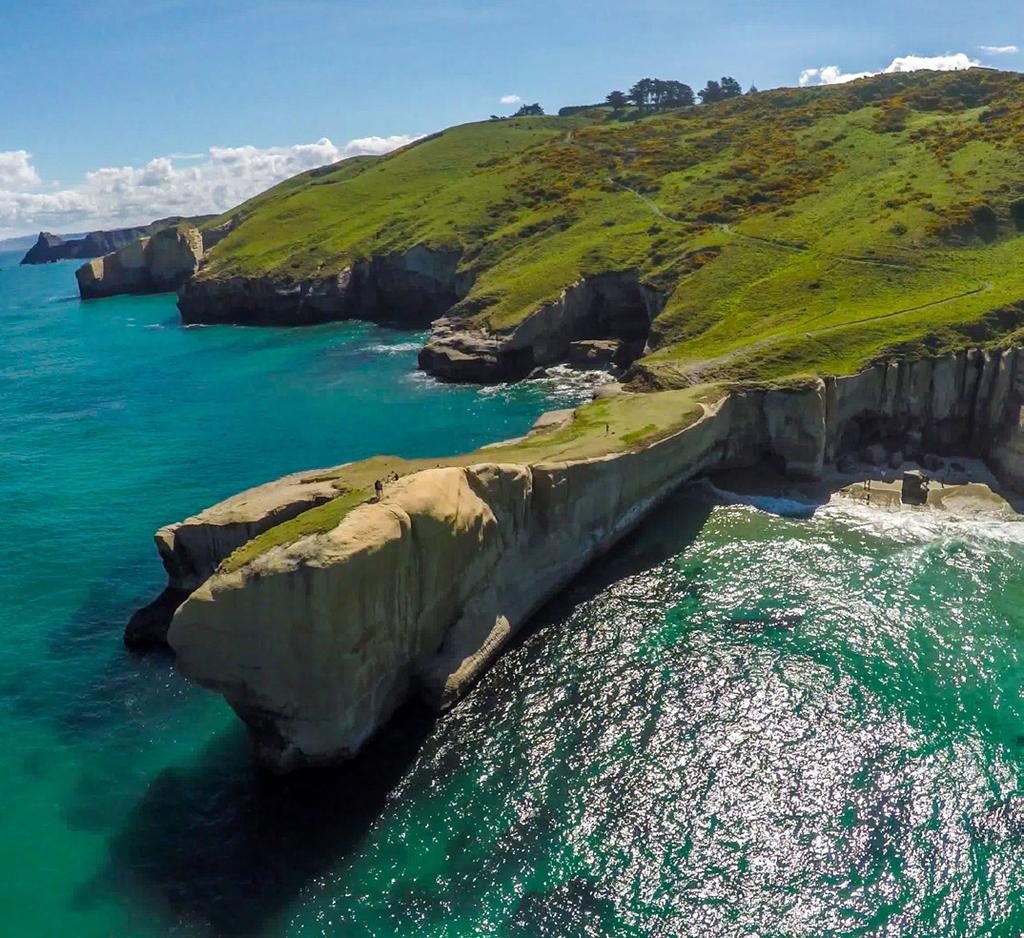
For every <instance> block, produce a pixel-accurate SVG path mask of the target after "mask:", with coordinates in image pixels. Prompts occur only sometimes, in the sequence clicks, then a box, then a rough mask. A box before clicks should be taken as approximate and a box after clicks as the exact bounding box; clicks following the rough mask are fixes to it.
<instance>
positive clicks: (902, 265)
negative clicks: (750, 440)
mask: <svg viewBox="0 0 1024 938" xmlns="http://www.w3.org/2000/svg"><path fill="white" fill-rule="evenodd" d="M608 180H609V182H611V183H612V185H614V186H617V187H619V188H620V189H625V190H626V191H627V192H631V193H632V194H633V195H634V196H636V197H637V198H638V199H639V200H640V201H641V202H643V204H644V205H645V206H646V207H647V208H648V210H649V211H650V212H651V213H652V214H654V215H656V216H657V217H658V218H662V219H664V220H665V221H668V222H671V223H672V224H676V225H682V224H686V223H685V222H682V221H680V220H679V219H677V218H673V217H672V216H670V215H666V214H665V213H664V212H663V211H662V210H661V208H659V207H658V205H657V204H656V203H655V202H654V201H653V199H650V198H648V197H647V196H646V195H644V194H643V193H642V192H638V191H637V190H636V189H633V188H630V187H629V186H627V185H626V184H625V183H622V182H619V181H617V180H616V179H613V178H612V177H611V176H609V177H608ZM715 227H717V228H719V229H720V230H721V231H724V232H725V233H726V234H728V235H730V236H731V237H734V238H741V239H744V240H747V241H756V242H758V243H760V244H765V245H768V246H769V247H774V248H778V249H779V250H786V251H794V252H799V253H807V254H814V255H816V256H818V257H826V258H831V259H833V260H837V261H842V262H843V263H850V264H867V265H870V266H874V267H887V268H890V269H893V268H895V269H900V270H919V271H928V270H934V271H941V272H943V273H946V272H947V271H945V270H944V269H943V268H941V267H933V266H930V265H927V264H913V263H911V262H909V261H894V260H883V259H878V258H872V257H863V256H858V255H850V254H835V253H832V252H830V251H822V250H820V249H819V248H812V247H809V246H808V245H806V244H799V243H797V242H794V241H784V240H782V239H780V238H769V237H765V236H763V235H753V234H747V233H746V232H742V231H737V230H736V229H735V228H733V227H732V226H731V225H728V224H718V225H716V226H715ZM991 289H992V284H991V283H990V282H989V281H987V280H986V281H983V282H982V283H981V284H980V285H979V286H977V287H974V288H972V289H970V290H963V291H961V292H959V293H954V294H952V295H950V296H945V297H941V298H940V299H937V300H931V301H930V302H928V303H919V304H917V305H916V306H907V307H905V308H903V309H896V310H890V311H888V312H885V313H879V314H878V315H876V316H865V317H863V318H861V319H851V320H848V321H847V322H841V323H833V324H831V325H828V326H821V327H820V328H818V329H811V330H809V331H807V332H804V333H802V335H803V337H804V338H807V339H814V338H817V337H818V336H820V335H824V334H826V333H829V332H835V331H837V330H839V329H845V328H847V327H849V326H859V325H864V324H865V323H870V322H879V321H881V320H884V319H893V318H895V317H896V316H905V315H907V314H908V313H916V312H920V311H921V310H922V309H931V308H933V307H937V306H945V305H946V304H948V303H955V302H956V301H958V300H962V299H964V298H965V297H968V296H976V295H977V294H979V293H987V292H988V291H989V290H991ZM784 338H785V337H784V336H766V337H765V338H763V339H758V340H757V341H755V342H752V343H750V344H748V345H744V346H742V347H741V348H736V349H733V350H731V351H729V352H726V353H724V354H722V355H719V356H717V357H715V358H707V359H703V360H701V361H699V362H696V363H694V364H693V365H692V366H690V367H688V368H684V369H676V370H678V371H679V374H680V376H681V377H684V378H687V379H689V380H691V381H692V382H693V383H695V384H699V383H701V382H702V381H703V380H705V376H707V378H710V375H708V372H710V371H712V370H713V369H715V368H720V367H722V366H724V365H728V364H730V363H732V362H733V361H735V360H736V359H737V358H738V357H739V356H741V355H746V354H749V353H750V352H751V351H754V350H755V349H759V348H764V347H766V346H769V345H772V344H773V343H776V342H780V341H782V340H783V339H784Z"/></svg>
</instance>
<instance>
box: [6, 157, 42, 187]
mask: <svg viewBox="0 0 1024 938" xmlns="http://www.w3.org/2000/svg"><path fill="white" fill-rule="evenodd" d="M31 159H32V154H31V153H29V152H28V150H7V151H2V150H0V189H13V190H15V191H20V190H22V189H31V188H33V187H34V186H38V185H39V183H40V180H39V174H38V173H37V172H36V171H35V167H33V165H32V164H31V163H30V162H29V161H30V160H31Z"/></svg>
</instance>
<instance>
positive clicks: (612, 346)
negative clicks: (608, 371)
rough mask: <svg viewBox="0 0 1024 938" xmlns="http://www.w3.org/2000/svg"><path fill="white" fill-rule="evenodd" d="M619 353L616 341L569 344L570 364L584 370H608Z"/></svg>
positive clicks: (601, 340)
mask: <svg viewBox="0 0 1024 938" xmlns="http://www.w3.org/2000/svg"><path fill="white" fill-rule="evenodd" d="M618 351H619V342H618V340H616V339H581V340H580V341H578V342H570V343H569V364H571V365H577V366H579V367H582V368H607V367H608V366H609V365H611V364H612V362H613V361H614V360H615V356H616V354H617V353H618Z"/></svg>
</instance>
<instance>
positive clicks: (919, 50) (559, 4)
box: [0, 0, 1024, 238]
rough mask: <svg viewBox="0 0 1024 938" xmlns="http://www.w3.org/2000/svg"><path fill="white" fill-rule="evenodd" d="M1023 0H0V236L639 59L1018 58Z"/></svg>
mask: <svg viewBox="0 0 1024 938" xmlns="http://www.w3.org/2000/svg"><path fill="white" fill-rule="evenodd" d="M1018 46H1019V47H1021V48H1024V4H1022V3H1021V0H984V2H981V3H974V4H972V3H967V2H964V0H955V2H954V0H884V2H883V0H858V2H856V3H850V2H846V0H844V2H835V0H792V2H787V0H718V2H717V3H714V4H709V3H707V2H706V0H700V2H694V0H635V2H630V0H619V2H616V3H612V2H606V0H516V2H497V0H417V2H413V0H380V2H373V0H363V2H356V0H248V2H241V0H201V2H197V0H87V2H78V0H60V2H58V0H31V2H30V0H0V238H3V237H8V236H10V235H14V234H25V233H31V232H35V231H38V230H40V229H44V228H45V229H47V230H51V231H84V230H87V229H90V228H96V227H100V226H108V227H110V226H114V225H123V224H134V223H140V222H145V221H149V220H152V219H153V218H156V217H160V216H162V215H167V214H194V213H199V212H219V211H224V210H226V209H228V208H230V207H232V206H233V205H235V204H237V203H238V202H240V201H242V200H244V199H245V198H247V197H249V196H250V195H253V194H255V193H256V192H258V191H262V190H263V189H265V188H267V187H268V186H270V185H272V184H274V183H275V182H277V181H279V180H280V179H283V178H285V177H287V176H289V175H293V174H294V173H296V172H301V171H303V170H305V169H309V168H312V167H313V166H317V165H321V164H323V163H327V162H332V161H334V160H337V159H341V158H343V157H345V156H350V155H356V154H360V153H382V152H386V151H387V150H389V149H392V148H394V147H395V146H400V145H401V144H403V143H405V142H408V141H410V140H412V139H414V138H415V137H416V136H418V135H421V134H425V133H430V132H432V131H434V130H439V129H441V128H443V127H446V126H449V125H451V124H456V123H462V122H465V121H471V120H480V119H485V118H486V117H488V115H490V114H493V113H496V114H507V113H511V112H512V111H513V110H515V108H516V107H517V106H518V103H519V102H520V101H523V102H534V101H537V102H539V103H540V104H542V105H543V106H544V108H545V109H547V110H548V111H549V112H550V111H556V110H557V109H558V108H559V107H561V106H563V105H567V104H579V103H588V102H593V101H598V100H601V99H603V97H604V95H605V94H607V92H608V91H610V90H612V89H613V88H623V89H626V88H628V87H629V85H631V84H632V83H633V82H634V81H636V80H637V79H638V78H642V77H646V76H650V77H656V78H671V79H677V80H680V81H685V82H687V83H688V84H690V85H692V86H694V87H695V88H696V87H699V86H701V85H703V84H704V82H705V81H706V80H707V79H708V78H712V77H714V78H717V77H720V76H722V75H732V76H734V77H736V78H737V79H739V81H740V82H741V83H742V84H743V86H744V87H746V86H748V85H750V84H751V83H755V84H756V85H757V86H758V87H759V88H761V89H762V90H764V89H766V88H772V87H777V86H780V85H797V84H799V83H803V84H818V83H823V82H824V83H829V82H833V81H842V80H847V79H849V78H853V77H857V76H858V75H861V74H870V73H873V72H878V71H882V70H885V69H887V68H889V69H898V68H913V67H919V66H921V65H932V66H938V67H956V66H960V67H962V66H966V65H970V64H982V65H987V66H991V67H997V68H1009V69H1024V54H1022V52H1021V51H1020V50H1019V49H1018Z"/></svg>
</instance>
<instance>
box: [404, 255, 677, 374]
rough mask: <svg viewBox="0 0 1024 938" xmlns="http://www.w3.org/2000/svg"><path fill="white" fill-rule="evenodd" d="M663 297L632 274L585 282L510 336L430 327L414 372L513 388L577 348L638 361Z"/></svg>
mask: <svg viewBox="0 0 1024 938" xmlns="http://www.w3.org/2000/svg"><path fill="white" fill-rule="evenodd" d="M664 305H665V298H664V296H662V295H661V294H659V293H658V292H657V291H656V290H654V289H653V288H652V287H649V286H647V285H646V284H642V283H640V281H639V280H638V279H637V276H636V274H635V273H634V272H631V271H625V272H617V273H608V274H600V275H598V276H594V277H587V278H584V279H583V280H580V281H579V282H578V283H575V284H573V285H572V286H570V287H568V288H567V289H565V290H563V291H562V294H561V296H559V298H558V299H557V300H555V301H553V302H551V303H546V304H544V305H543V306H541V307H540V308H539V309H538V310H537V311H536V312H534V313H533V314H532V315H530V316H528V317H527V318H526V319H525V320H523V322H521V323H520V324H519V325H518V326H516V327H515V328H514V329H512V330H511V331H509V332H507V333H505V334H501V333H487V332H480V331H478V330H475V329H473V328H472V327H468V326H467V325H466V324H464V323H462V322H460V321H458V320H452V319H441V320H438V321H437V322H435V323H434V326H433V330H432V333H431V337H430V341H429V342H428V343H427V345H426V346H425V347H424V348H423V349H422V350H421V351H420V355H419V364H420V367H421V368H422V369H423V370H424V371H426V372H429V373H430V374H432V375H435V376H437V377H439V378H444V379H445V380H448V381H473V382H479V383H487V382H497V381H515V380H518V379H519V378H523V377H525V376H526V375H528V374H529V373H530V371H532V370H533V369H534V368H536V367H537V366H539V365H550V364H553V363H555V362H562V361H566V360H567V359H569V358H570V357H571V352H572V346H573V344H574V343H577V342H586V341H590V340H595V339H606V340H614V342H615V348H614V349H612V350H610V351H611V355H610V357H611V358H612V360H613V361H614V363H615V364H617V365H619V366H625V365H628V364H629V363H631V362H633V361H635V360H636V359H637V358H639V357H640V356H641V355H642V354H643V352H644V347H645V345H646V342H647V336H648V335H649V333H650V331H651V322H652V321H653V319H654V317H655V316H657V315H658V313H659V312H660V311H661V308H662V307H663V306H664Z"/></svg>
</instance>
